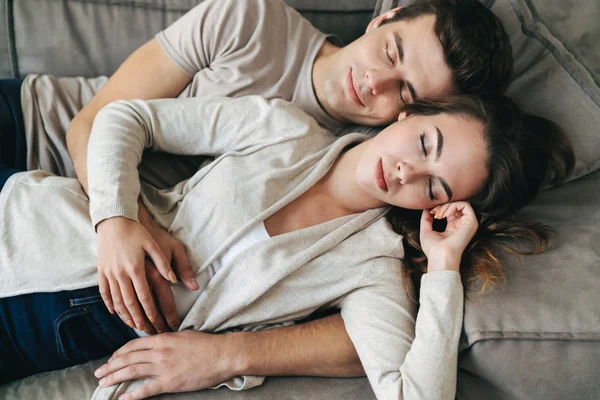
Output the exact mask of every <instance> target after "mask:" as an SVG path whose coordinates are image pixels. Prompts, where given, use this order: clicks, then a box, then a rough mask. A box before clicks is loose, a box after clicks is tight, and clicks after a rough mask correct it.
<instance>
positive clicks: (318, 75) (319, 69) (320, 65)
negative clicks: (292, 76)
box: [311, 40, 348, 123]
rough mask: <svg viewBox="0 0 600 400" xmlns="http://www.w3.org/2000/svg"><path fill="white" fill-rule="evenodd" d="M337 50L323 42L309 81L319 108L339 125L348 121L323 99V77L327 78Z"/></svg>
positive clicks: (337, 48) (335, 47)
mask: <svg viewBox="0 0 600 400" xmlns="http://www.w3.org/2000/svg"><path fill="white" fill-rule="evenodd" d="M338 50H340V48H339V47H337V46H335V45H333V44H331V43H329V42H328V41H327V40H326V41H325V42H323V45H322V46H321V48H320V49H319V52H318V53H317V56H316V57H315V61H314V63H313V66H312V73H311V81H312V87H313V90H314V92H315V96H316V97H317V101H318V102H319V105H320V106H321V108H322V109H323V110H324V111H325V112H326V113H327V114H328V115H329V116H330V117H331V118H333V119H335V120H337V121H338V122H341V123H347V122H348V121H347V120H345V119H344V118H343V117H342V116H341V115H338V114H337V113H336V112H335V110H333V109H332V108H331V107H330V106H329V104H328V103H327V101H326V99H325V77H326V76H327V71H328V70H329V68H331V63H332V62H333V61H334V57H333V55H334V54H335V53H336V52H337V51H338Z"/></svg>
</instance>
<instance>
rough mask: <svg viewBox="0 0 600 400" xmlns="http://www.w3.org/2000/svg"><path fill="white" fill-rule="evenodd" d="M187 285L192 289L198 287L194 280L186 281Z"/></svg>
mask: <svg viewBox="0 0 600 400" xmlns="http://www.w3.org/2000/svg"><path fill="white" fill-rule="evenodd" d="M188 284H189V285H190V286H191V287H193V288H194V289H198V288H199V287H200V285H198V282H197V281H196V280H195V279H188Z"/></svg>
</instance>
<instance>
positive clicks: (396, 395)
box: [341, 263, 463, 400]
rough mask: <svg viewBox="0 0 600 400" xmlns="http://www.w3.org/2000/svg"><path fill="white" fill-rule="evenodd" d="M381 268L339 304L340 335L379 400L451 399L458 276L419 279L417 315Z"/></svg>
mask: <svg viewBox="0 0 600 400" xmlns="http://www.w3.org/2000/svg"><path fill="white" fill-rule="evenodd" d="M382 267H385V265H381V263H378V264H376V265H373V266H371V267H370V269H369V272H368V274H367V276H366V277H365V278H364V279H363V282H362V284H361V287H360V288H358V289H357V290H355V291H354V292H352V293H350V294H349V295H348V296H346V298H344V299H343V301H342V303H341V315H342V318H343V319H344V323H345V326H346V330H347V331H348V335H349V336H350V338H351V339H352V342H353V343H354V346H355V348H356V351H357V353H358V355H359V358H360V360H361V363H362V365H363V367H364V369H365V372H366V374H367V377H368V379H369V382H370V383H371V386H372V388H373V391H374V392H375V395H376V396H377V398H378V399H379V400H381V399H405V400H408V399H419V400H421V399H436V400H440V399H454V397H455V393H456V373H457V358H458V341H459V338H460V332H461V327H462V317H463V289H462V284H461V281H460V275H459V273H458V272H454V271H436V272H432V273H428V274H425V275H424V276H423V278H422V281H421V291H420V309H419V311H418V315H417V313H416V305H415V304H414V302H413V300H412V299H411V298H410V296H409V295H408V293H407V292H406V290H405V289H404V287H403V286H402V285H398V282H394V280H393V279H390V278H389V272H387V273H386V272H385V270H386V268H382ZM388 271H389V269H388ZM386 275H387V278H386ZM390 283H395V285H396V286H397V287H393V286H394V285H392V284H390ZM415 315H417V317H416V320H415Z"/></svg>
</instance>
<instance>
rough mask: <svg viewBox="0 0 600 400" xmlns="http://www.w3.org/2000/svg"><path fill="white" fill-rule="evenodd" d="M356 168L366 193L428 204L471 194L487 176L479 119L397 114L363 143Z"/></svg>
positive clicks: (412, 205) (409, 204)
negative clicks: (477, 120)
mask: <svg viewBox="0 0 600 400" xmlns="http://www.w3.org/2000/svg"><path fill="white" fill-rule="evenodd" d="M365 144H366V145H367V147H366V149H365V151H364V152H363V154H362V156H361V158H360V160H359V163H358V168H357V170H356V175H357V180H358V184H359V185H360V186H361V187H362V188H363V189H364V190H365V191H366V192H367V194H369V195H371V196H373V197H375V198H377V199H379V200H381V201H383V202H385V203H387V204H391V205H395V206H398V207H402V208H408V209H414V210H418V209H428V208H433V207H435V206H436V205H439V204H444V203H448V202H450V201H457V200H467V199H468V198H470V197H472V196H473V195H475V194H476V193H477V192H478V191H479V189H480V188H481V186H482V185H483V183H484V181H485V179H486V177H487V174H488V172H487V170H486V161H487V152H486V146H485V142H484V138H483V125H482V124H481V123H479V122H476V121H475V120H473V119H471V118H469V117H466V116H463V115H451V114H438V115H432V116H421V115H414V116H408V117H406V116H405V115H404V114H402V115H400V118H399V121H398V122H395V123H394V124H392V125H390V126H388V127H387V128H386V129H384V130H383V131H382V132H381V133H379V134H378V135H377V136H376V137H374V138H373V139H370V140H369V141H368V142H367V143H365Z"/></svg>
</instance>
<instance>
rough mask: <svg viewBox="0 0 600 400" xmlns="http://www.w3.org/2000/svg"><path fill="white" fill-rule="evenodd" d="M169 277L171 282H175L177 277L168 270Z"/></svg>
mask: <svg viewBox="0 0 600 400" xmlns="http://www.w3.org/2000/svg"><path fill="white" fill-rule="evenodd" d="M169 279H170V280H171V282H173V283H177V277H176V276H175V273H174V272H173V271H171V272H169Z"/></svg>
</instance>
